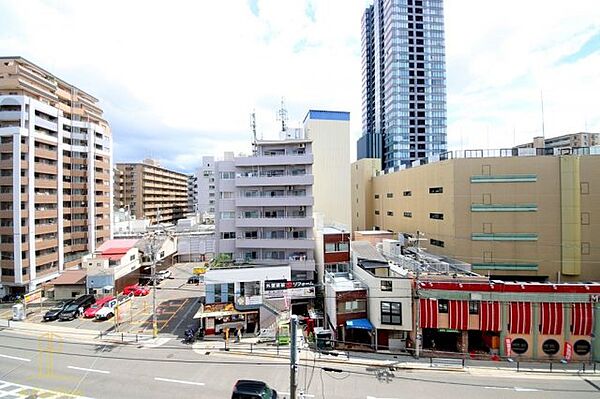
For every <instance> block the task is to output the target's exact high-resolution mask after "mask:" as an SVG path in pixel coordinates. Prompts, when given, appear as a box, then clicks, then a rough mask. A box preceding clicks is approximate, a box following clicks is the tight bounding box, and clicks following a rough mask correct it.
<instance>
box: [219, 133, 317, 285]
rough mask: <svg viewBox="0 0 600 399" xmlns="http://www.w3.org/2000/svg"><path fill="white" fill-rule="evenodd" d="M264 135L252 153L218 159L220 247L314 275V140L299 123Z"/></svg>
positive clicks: (234, 255) (298, 274)
mask: <svg viewBox="0 0 600 399" xmlns="http://www.w3.org/2000/svg"><path fill="white" fill-rule="evenodd" d="M284 133H285V135H283V137H282V139H281V140H261V141H257V142H256V143H255V145H254V154H253V155H252V156H247V157H233V154H227V156H226V157H225V159H224V160H222V161H218V162H217V163H216V164H215V181H216V192H217V194H218V199H217V202H216V207H215V212H216V215H215V227H216V229H215V234H216V239H217V252H218V253H219V254H223V255H225V256H227V257H229V258H230V259H234V260H238V261H252V262H261V263H265V262H272V263H276V264H282V263H283V264H289V265H290V267H291V270H292V278H294V279H312V278H314V271H315V261H314V245H315V244H314V237H313V223H314V222H313V183H314V179H313V175H312V164H313V155H312V151H311V149H312V142H311V140H309V139H307V138H306V136H305V135H304V131H303V130H301V129H297V130H294V131H287V132H284Z"/></svg>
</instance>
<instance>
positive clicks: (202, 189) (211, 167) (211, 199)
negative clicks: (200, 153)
mask: <svg viewBox="0 0 600 399" xmlns="http://www.w3.org/2000/svg"><path fill="white" fill-rule="evenodd" d="M196 177H197V186H198V188H197V193H196V210H197V212H198V213H200V214H201V215H203V214H205V213H207V214H210V215H214V214H215V201H216V194H215V193H216V190H215V157H212V156H204V157H202V165H201V166H200V167H199V168H198V170H197V171H196Z"/></svg>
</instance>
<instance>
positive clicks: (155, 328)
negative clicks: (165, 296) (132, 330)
mask: <svg viewBox="0 0 600 399" xmlns="http://www.w3.org/2000/svg"><path fill="white" fill-rule="evenodd" d="M155 238H156V237H155V236H152V238H151V244H150V257H151V259H152V268H151V273H152V277H151V281H152V337H153V338H156V337H157V336H158V322H157V320H156V256H155V253H154V240H155Z"/></svg>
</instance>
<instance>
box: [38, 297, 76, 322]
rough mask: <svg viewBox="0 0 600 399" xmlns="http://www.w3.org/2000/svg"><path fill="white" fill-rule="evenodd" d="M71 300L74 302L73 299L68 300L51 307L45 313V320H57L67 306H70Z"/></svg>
mask: <svg viewBox="0 0 600 399" xmlns="http://www.w3.org/2000/svg"><path fill="white" fill-rule="evenodd" d="M71 302H73V300H72V299H71V300H68V301H65V302H61V303H59V304H58V305H56V306H55V307H53V308H52V309H50V310H49V311H47V312H46V314H45V315H44V321H52V320H56V319H58V316H60V313H61V312H62V311H63V310H65V308H66V307H67V306H69V305H70V304H71Z"/></svg>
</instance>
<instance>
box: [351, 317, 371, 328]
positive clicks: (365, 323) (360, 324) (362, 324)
mask: <svg viewBox="0 0 600 399" xmlns="http://www.w3.org/2000/svg"><path fill="white" fill-rule="evenodd" d="M346 328H356V329H358V330H374V329H375V328H374V327H373V324H371V322H370V321H369V319H355V320H346Z"/></svg>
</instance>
